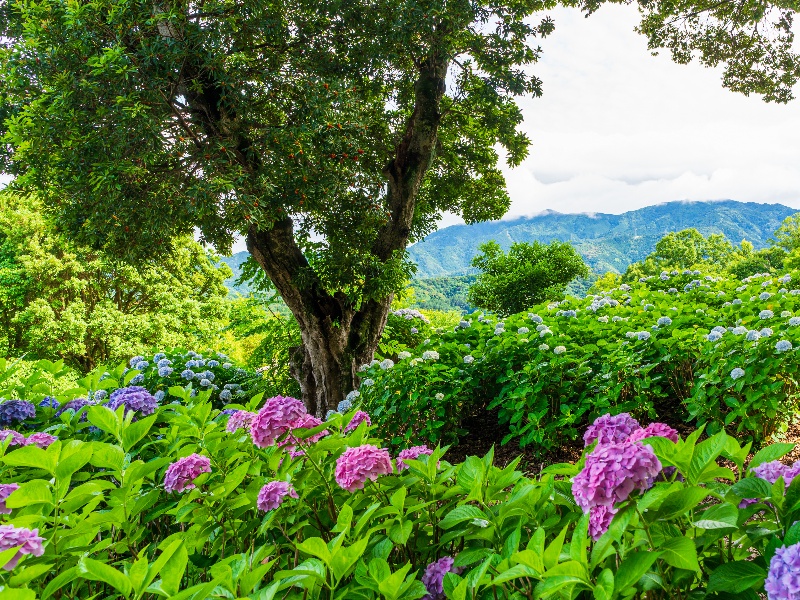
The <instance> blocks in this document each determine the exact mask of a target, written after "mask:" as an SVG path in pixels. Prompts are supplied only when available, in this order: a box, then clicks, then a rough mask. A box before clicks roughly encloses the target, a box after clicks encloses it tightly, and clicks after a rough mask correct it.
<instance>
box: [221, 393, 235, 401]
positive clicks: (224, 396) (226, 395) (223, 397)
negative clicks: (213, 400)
mask: <svg viewBox="0 0 800 600" xmlns="http://www.w3.org/2000/svg"><path fill="white" fill-rule="evenodd" d="M219 397H220V400H226V401H227V400H230V399H231V398H233V394H231V391H230V390H222V391H221V392H220V393H219Z"/></svg>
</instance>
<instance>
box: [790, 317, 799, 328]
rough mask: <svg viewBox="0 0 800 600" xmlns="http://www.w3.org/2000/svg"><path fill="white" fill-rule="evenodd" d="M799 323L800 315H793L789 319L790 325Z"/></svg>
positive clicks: (795, 325) (794, 325)
mask: <svg viewBox="0 0 800 600" xmlns="http://www.w3.org/2000/svg"><path fill="white" fill-rule="evenodd" d="M798 325H800V317H792V318H791V319H789V326H790V327H797V326H798Z"/></svg>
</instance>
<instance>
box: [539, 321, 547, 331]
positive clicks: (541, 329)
mask: <svg viewBox="0 0 800 600" xmlns="http://www.w3.org/2000/svg"><path fill="white" fill-rule="evenodd" d="M545 329H550V328H549V327H548V326H547V325H545V324H544V323H541V324H539V325H537V326H536V331H544V330H545Z"/></svg>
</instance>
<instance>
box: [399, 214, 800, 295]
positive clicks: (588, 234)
mask: <svg viewBox="0 0 800 600" xmlns="http://www.w3.org/2000/svg"><path fill="white" fill-rule="evenodd" d="M795 212H798V211H797V210H796V209H793V208H790V207H788V206H784V205H782V204H757V203H755V202H736V201H734V200H720V201H714V202H668V203H665V204H658V205H655V206H647V207H645V208H640V209H638V210H633V211H630V212H626V213H622V214H618V215H612V214H604V213H583V214H563V213H559V212H556V211H552V210H551V211H546V212H544V213H542V214H539V215H536V216H533V217H523V218H519V219H514V220H506V221H489V222H486V223H476V224H474V225H452V226H450V227H445V228H444V229H440V230H438V231H435V232H433V233H431V234H430V235H429V236H427V237H426V238H425V239H424V240H423V241H421V242H419V243H417V244H414V245H413V246H411V247H410V248H409V249H408V253H409V256H410V258H411V260H412V261H413V262H415V263H416V264H417V265H418V267H417V273H416V278H419V279H425V278H430V277H442V276H448V275H462V274H467V273H470V272H471V269H470V266H469V265H470V261H471V260H472V257H473V256H475V254H477V252H478V246H480V245H481V244H482V243H484V242H487V241H489V240H495V241H496V242H497V243H498V244H500V246H502V247H503V248H504V249H508V247H509V246H511V244H512V243H513V242H531V241H533V240H539V241H540V242H543V243H549V242H551V241H553V240H560V241H568V242H571V243H572V244H573V246H575V249H576V250H577V251H578V252H579V253H580V254H581V255H582V256H583V258H584V260H586V263H587V264H588V265H589V266H590V267H591V269H592V271H593V272H595V273H598V274H602V273H605V272H606V271H613V272H615V273H621V272H623V271H625V269H627V267H628V265H629V264H631V263H632V262H636V261H639V260H642V259H643V258H644V257H645V256H647V255H648V254H650V253H651V252H652V251H653V249H654V248H655V245H656V242H658V240H660V239H661V238H662V237H663V236H664V235H665V234H667V233H669V232H670V231H680V230H681V229H687V228H689V227H694V228H696V229H697V230H698V231H700V233H702V234H704V235H708V234H710V233H722V234H724V235H725V236H726V237H727V238H728V239H729V240H730V241H731V242H733V243H734V244H738V243H739V242H741V241H742V240H743V239H746V240H748V241H749V242H751V243H752V244H753V246H755V248H756V249H759V248H763V247H765V246H766V245H768V240H769V238H770V237H771V236H772V234H773V233H774V232H775V230H776V229H777V228H778V227H779V226H780V224H781V222H782V221H783V220H784V219H785V218H786V217H788V216H789V215H792V214H794V213H795Z"/></svg>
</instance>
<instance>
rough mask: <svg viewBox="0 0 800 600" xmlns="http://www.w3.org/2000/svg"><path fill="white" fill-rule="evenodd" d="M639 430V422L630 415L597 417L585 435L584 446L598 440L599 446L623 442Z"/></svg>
mask: <svg viewBox="0 0 800 600" xmlns="http://www.w3.org/2000/svg"><path fill="white" fill-rule="evenodd" d="M637 429H639V422H638V421H637V420H636V419H634V418H632V417H631V416H630V415H629V414H628V413H620V414H618V415H614V416H612V415H610V414H605V415H603V416H602V417H597V419H595V421H594V423H592V424H591V425H590V426H589V428H588V429H587V430H586V433H584V434H583V443H584V446H589V445H591V443H592V442H594V441H595V440H597V443H598V444H607V443H611V442H621V441H623V440H624V439H625V438H627V437H628V436H629V435H630V434H631V433H633V432H634V431H636V430H637Z"/></svg>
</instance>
